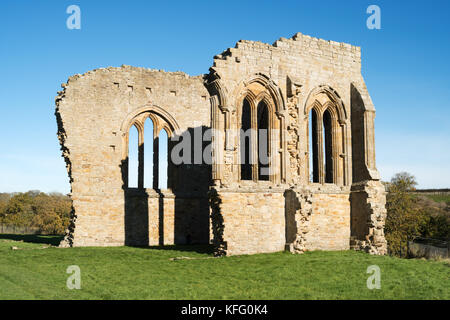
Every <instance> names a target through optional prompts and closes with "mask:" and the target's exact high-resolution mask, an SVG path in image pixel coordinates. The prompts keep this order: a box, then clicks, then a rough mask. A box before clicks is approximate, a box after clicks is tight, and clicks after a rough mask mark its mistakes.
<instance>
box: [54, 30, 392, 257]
mask: <svg viewBox="0 0 450 320" xmlns="http://www.w3.org/2000/svg"><path fill="white" fill-rule="evenodd" d="M62 86H63V88H64V90H63V91H61V92H59V94H58V96H57V98H56V118H57V121H58V137H59V140H60V143H61V149H62V152H63V157H64V159H65V161H66V164H67V169H68V173H69V178H70V182H71V188H72V192H71V196H72V200H73V210H72V220H71V225H70V228H69V230H68V232H67V236H66V238H65V240H64V242H63V243H62V245H66V246H72V245H74V246H87V245H96V246H99V245H100V246H102V245H123V244H127V245H154V244H161V245H163V244H173V243H175V244H177V243H207V242H209V241H210V242H212V243H214V245H215V247H216V254H217V255H223V254H228V255H230V254H248V253H260V252H274V251H281V250H283V249H284V248H288V249H289V250H290V251H292V252H297V253H300V252H304V251H306V250H317V249H320V250H346V249H348V248H349V247H350V245H352V247H353V248H354V249H357V250H365V251H368V252H370V253H374V254H385V253H386V241H385V239H384V233H383V228H384V219H385V208H384V206H385V195H384V188H383V186H382V185H381V183H380V182H379V174H378V171H377V169H376V163H375V140H374V137H375V134H374V120H375V109H374V106H373V103H372V101H371V98H370V96H369V94H368V91H367V88H366V86H365V83H364V80H363V77H362V75H361V49H360V48H359V47H356V46H352V45H350V44H346V43H337V42H334V41H325V40H322V39H317V38H313V37H310V36H306V35H302V34H300V33H297V34H295V35H294V36H293V37H292V38H290V39H286V38H280V39H279V40H277V41H276V42H275V43H274V44H272V45H270V44H265V43H261V42H257V41H247V40H241V41H239V42H237V43H236V46H235V47H234V48H229V49H227V50H225V51H224V52H222V53H221V54H218V55H216V56H215V57H214V64H213V66H212V67H211V69H210V72H209V74H207V75H202V76H196V77H190V76H188V75H186V74H184V73H182V72H163V71H157V70H150V69H144V68H135V67H129V66H122V67H120V68H106V69H98V70H94V71H90V72H87V73H86V74H84V75H75V76H73V77H71V78H69V81H68V82H67V83H66V84H63V85H62ZM244 100H245V101H246V103H248V104H249V110H250V111H249V118H250V122H251V128H253V129H257V126H259V124H258V123H259V122H258V121H259V120H258V116H257V113H258V112H259V111H258V108H259V105H260V103H263V105H264V106H265V107H266V108H267V128H268V129H269V130H268V135H269V143H268V149H269V150H268V152H269V154H270V157H271V161H272V162H271V163H270V164H269V166H268V168H269V172H270V174H269V176H268V179H263V178H261V177H260V176H259V171H258V170H259V166H260V164H259V163H258V161H256V162H253V163H252V164H251V166H252V167H251V168H252V174H251V179H249V177H248V176H246V177H243V175H241V170H242V167H241V161H240V160H241V154H240V152H241V146H240V139H239V135H238V134H236V132H237V131H238V130H239V129H241V128H242V122H243V120H242V119H243V117H242V116H243V113H244V111H243V110H244V109H243V102H244ZM312 110H313V111H314V114H315V116H310V113H312V112H313V111H312ZM245 115H246V114H245ZM148 117H150V118H151V119H153V120H154V121H155V123H156V125H155V126H156V128H157V129H156V130H155V132H156V133H158V132H159V130H161V129H165V130H166V131H167V132H168V135H169V138H171V141H170V142H169V146H168V149H169V153H170V151H171V150H172V148H174V147H175V146H176V144H175V142H174V141H173V139H172V138H174V137H183V138H182V139H184V134H185V133H190V134H191V137H193V133H195V132H201V133H202V132H205V130H207V129H209V128H212V129H214V130H215V133H214V135H213V137H212V143H211V147H212V149H211V150H212V152H211V155H212V159H213V162H212V163H203V162H202V163H192V162H191V163H183V164H174V163H170V162H169V164H168V166H169V170H168V189H167V190H159V189H158V186H157V185H155V184H154V185H153V188H151V189H148V187H147V189H146V188H144V185H143V172H144V171H145V170H147V169H146V168H144V166H143V163H144V161H143V159H144V158H143V157H144V156H143V154H144V153H143V150H144V148H145V144H146V143H147V145H148V141H145V140H144V138H143V136H144V134H143V130H144V129H142V127H143V123H144V121H146V119H147V118H148ZM314 117H315V118H314ZM313 119H315V120H314V121H312V120H313ZM313 123H314V125H313ZM132 125H135V126H136V127H137V129H138V132H139V163H140V165H139V169H138V170H139V173H138V175H139V179H138V187H137V188H129V187H128V169H129V165H128V164H129V161H128V144H129V140H128V137H129V136H128V132H129V128H130V127H131V126H132ZM310 129H311V130H312V133H310ZM233 132H234V133H233ZM219 133H220V134H219ZM324 136H325V138H324ZM194 137H195V135H194ZM252 141H256V140H252ZM153 143H154V145H157V144H158V143H159V142H157V141H156V139H154V141H153ZM194 144H195V142H194V143H193V146H192V148H193V149H195V148H196V147H198V146H195V145H194ZM251 144H252V145H251V148H252V150H253V151H257V150H258V147H257V145H256V143H255V142H251ZM207 147H208V146H207V143H206V144H205V143H203V144H202V145H201V147H200V150H201V152H204V151H205V150H206V148H207ZM310 147H311V148H310ZM310 149H312V150H313V152H312V153H311V152H310ZM191 151H192V150H191ZM252 154H253V155H252V157H253V159H252V160H255V159H256V156H255V154H257V152H253V153H252ZM189 158H190V159H191V160H192V156H190V157H189ZM154 159H157V153H155V152H154ZM310 160H312V161H311V162H312V163H313V165H312V167H311V165H310ZM150 170H153V173H154V174H156V175H158V174H159V171H158V170H159V169H158V167H157V166H155V165H154V167H153V169H150ZM245 170H246V169H245ZM311 173H313V179H311ZM154 181H157V179H156V180H154ZM208 201H209V203H208ZM209 218H211V221H209ZM351 239H352V242H351V241H350V240H351Z"/></svg>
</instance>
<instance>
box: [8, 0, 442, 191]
mask: <svg viewBox="0 0 450 320" xmlns="http://www.w3.org/2000/svg"><path fill="white" fill-rule="evenodd" d="M71 4H76V5H79V6H80V8H81V19H82V25H81V30H68V29H67V28H66V19H67V17H68V16H69V15H68V14H66V8H67V7H68V6H69V5H71ZM371 4H376V5H378V6H380V8H381V27H382V29H381V30H369V29H367V27H366V19H367V17H368V16H369V15H368V14H366V8H367V7H368V6H369V5H371ZM449 14H450V1H445V0H444V1H375V0H372V1H364V0H360V1H356V0H355V1H349V0H346V1H300V0H296V1H281V0H277V1H275V0H271V1H268V0H258V1H245V0H240V1H179V2H178V1H137V0H130V1H100V0H89V1H87V0H85V1H75V0H72V1H64V0H57V1H56V0H55V1H44V0H41V1H35V0H33V1H31V0H28V1H25V0H14V1H13V0H2V1H1V2H0V64H1V75H2V77H1V78H0V111H1V112H0V128H1V133H2V134H1V140H0V192H11V191H26V190H29V189H40V190H42V191H46V192H48V191H60V192H68V191H69V190H70V187H69V182H68V177H67V173H66V169H65V165H64V161H63V159H62V158H61V153H60V150H59V144H58V140H57V137H56V130H57V129H56V120H55V116H54V98H55V96H56V92H57V91H59V90H61V88H60V84H61V83H64V82H66V80H67V78H68V77H69V76H71V75H73V74H76V73H84V72H86V71H88V70H91V69H95V68H98V67H108V66H120V65H122V64H127V65H133V66H140V67H148V68H157V69H164V70H168V71H177V70H181V71H184V72H187V73H189V74H191V75H197V74H202V73H207V72H208V69H209V67H210V66H211V64H212V58H213V56H214V55H215V54H218V53H220V52H222V51H223V50H224V49H226V48H228V47H233V46H234V45H235V43H236V42H237V41H238V40H240V39H247V40H259V41H263V42H267V43H273V42H274V41H275V40H277V39H278V38H279V37H286V38H287V37H291V36H292V35H293V34H295V33H296V32H301V33H304V34H308V35H311V36H314V37H319V38H323V39H327V40H334V41H339V42H341V41H342V42H347V43H351V44H354V45H358V46H361V48H362V63H363V67H362V69H363V70H362V72H363V76H364V78H365V80H366V83H367V86H368V89H369V92H370V94H371V97H372V100H373V102H374V104H375V107H376V109H377V118H376V122H375V124H376V151H377V166H378V169H379V170H380V173H381V175H382V178H383V179H385V180H388V179H390V177H391V176H392V175H393V174H394V173H396V172H399V171H403V170H406V171H408V172H410V173H412V174H414V175H416V177H417V179H418V182H419V187H423V188H425V187H430V188H431V187H434V188H438V187H450V183H449V181H450V166H449V163H450V148H449V146H450V143H449V138H450V120H449V119H450V103H449V101H450V90H449V89H450V80H449V75H450V63H449V58H450V23H449V22H448V15H449Z"/></svg>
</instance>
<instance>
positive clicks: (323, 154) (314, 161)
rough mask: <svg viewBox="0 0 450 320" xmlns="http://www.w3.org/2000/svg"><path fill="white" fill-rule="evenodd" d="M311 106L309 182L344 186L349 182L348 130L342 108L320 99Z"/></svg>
mask: <svg viewBox="0 0 450 320" xmlns="http://www.w3.org/2000/svg"><path fill="white" fill-rule="evenodd" d="M323 99H324V98H323V97H322V101H323ZM310 108H311V109H310V111H309V117H308V118H309V120H308V122H309V124H308V128H309V129H308V144H309V146H308V148H309V150H308V154H309V159H308V163H309V170H310V172H309V176H310V178H309V181H310V182H313V183H322V184H323V183H332V184H338V185H342V184H344V182H345V179H344V169H345V155H344V151H345V139H344V133H345V130H344V126H343V124H342V123H341V122H340V121H339V115H338V111H337V108H338V107H337V106H336V105H335V104H334V103H331V102H330V101H327V102H325V103H323V104H322V103H321V102H319V101H318V100H316V101H315V102H314V103H313V105H312V106H311V107H310ZM340 128H342V129H340Z"/></svg>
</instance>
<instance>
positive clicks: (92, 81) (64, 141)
mask: <svg viewBox="0 0 450 320" xmlns="http://www.w3.org/2000/svg"><path fill="white" fill-rule="evenodd" d="M62 87H63V88H64V90H63V91H61V92H59V94H58V96H57V98H56V117H57V121H58V137H59V140H60V143H61V147H62V151H63V157H64V159H65V161H66V165H67V169H68V173H69V178H70V182H71V198H72V201H73V208H74V214H73V217H72V226H71V228H70V230H69V232H68V235H67V237H66V239H65V244H63V245H74V246H91V245H95V246H106V245H108V246H110V245H123V244H125V243H126V238H127V237H128V235H126V231H127V227H126V225H125V222H126V221H129V220H130V219H131V218H132V217H133V215H130V216H129V217H126V214H127V210H126V209H127V208H128V207H129V204H127V203H126V197H125V193H126V191H127V187H126V179H125V176H126V174H127V173H126V172H125V171H126V169H125V168H124V163H126V161H127V156H128V155H127V148H128V145H127V135H128V128H129V126H130V125H131V123H130V121H132V119H133V117H134V116H135V115H138V114H139V113H140V112H144V111H147V110H150V111H151V112H159V111H160V110H162V114H158V115H160V116H161V117H169V116H170V118H171V119H170V120H172V122H174V123H175V125H176V127H177V128H176V129H177V130H179V132H180V133H181V134H182V133H183V132H185V131H187V130H193V129H194V128H197V127H208V126H209V124H210V104H209V94H208V92H207V90H206V88H205V87H204V85H203V78H202V77H201V76H198V77H189V76H187V75H186V74H184V73H181V72H174V73H167V72H163V71H157V70H150V69H144V68H134V67H129V66H122V67H120V68H106V69H98V70H94V71H90V72H87V73H86V74H84V75H75V76H73V77H71V78H69V80H68V82H67V83H66V84H63V85H62ZM182 169H183V170H181V172H180V174H179V179H180V181H182V178H183V176H196V177H197V179H195V182H196V183H197V185H200V186H203V189H201V188H189V189H190V190H191V191H192V192H193V193H194V196H196V197H204V198H205V199H206V192H207V189H208V187H207V186H208V185H209V184H210V182H209V181H210V179H211V178H210V175H208V174H206V175H205V174H204V170H205V167H204V166H201V165H199V166H192V165H191V166H185V167H184V168H182ZM206 169H207V168H206ZM197 171H199V172H197ZM196 172H197V173H196ZM186 187H187V188H188V187H189V186H186ZM180 189H182V188H180ZM178 191H180V192H181V191H182V190H178ZM196 191H197V194H195V193H196ZM165 201H168V200H167V199H165ZM205 201H206V200H205ZM150 202H151V201H150ZM156 202H158V201H156ZM152 206H153V207H154V205H152V204H150V205H149V207H152ZM170 206H171V205H170V204H167V208H169V207H170ZM144 207H145V206H144ZM172 207H174V205H172ZM183 210H184V209H181V210H180V212H183ZM170 212H171V211H170V210H167V215H169V214H170ZM136 214H138V213H136ZM143 214H145V212H144V213H143ZM171 214H172V215H173V214H176V213H171ZM167 219H169V218H167ZM150 221H152V220H150ZM167 232H168V233H170V232H169V231H167ZM134 237H135V236H134ZM171 237H172V238H171ZM171 237H170V236H169V235H168V236H167V238H166V239H173V236H171ZM147 238H148V236H147ZM150 239H151V240H154V236H153V235H151V234H150ZM167 241H169V240H167ZM139 242H142V241H139ZM143 242H145V239H144V240H143ZM169 242H170V241H169ZM172 242H173V240H172Z"/></svg>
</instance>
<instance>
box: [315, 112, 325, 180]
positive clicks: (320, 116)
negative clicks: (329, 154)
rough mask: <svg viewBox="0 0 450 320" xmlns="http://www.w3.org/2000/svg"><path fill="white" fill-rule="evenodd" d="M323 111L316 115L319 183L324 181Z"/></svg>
mask: <svg viewBox="0 0 450 320" xmlns="http://www.w3.org/2000/svg"><path fill="white" fill-rule="evenodd" d="M322 119H323V113H318V112H317V116H316V130H317V131H316V137H317V147H318V148H317V149H318V150H317V151H318V152H317V158H318V161H317V162H318V168H317V169H318V170H317V171H318V174H319V183H325V167H324V154H323V143H324V141H323V120H322Z"/></svg>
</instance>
